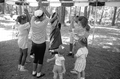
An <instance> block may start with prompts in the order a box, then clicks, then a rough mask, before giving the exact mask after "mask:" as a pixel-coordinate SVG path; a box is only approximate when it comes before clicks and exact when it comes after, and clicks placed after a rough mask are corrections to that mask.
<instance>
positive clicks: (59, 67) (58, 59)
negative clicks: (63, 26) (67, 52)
mask: <svg viewBox="0 0 120 79" xmlns="http://www.w3.org/2000/svg"><path fill="white" fill-rule="evenodd" d="M62 49H63V48H62V45H60V46H59V48H58V54H55V56H54V57H53V58H51V59H48V60H47V62H50V61H52V60H55V65H54V67H53V73H54V76H53V79H57V75H59V79H63V74H65V72H66V69H65V64H64V63H65V58H64V57H63V55H62V52H61V50H62Z"/></svg>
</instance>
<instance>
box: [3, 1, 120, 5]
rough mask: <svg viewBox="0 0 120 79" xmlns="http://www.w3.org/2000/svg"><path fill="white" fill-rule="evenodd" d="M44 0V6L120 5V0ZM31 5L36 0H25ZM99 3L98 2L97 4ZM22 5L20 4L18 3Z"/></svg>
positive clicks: (8, 2) (14, 2)
mask: <svg viewBox="0 0 120 79" xmlns="http://www.w3.org/2000/svg"><path fill="white" fill-rule="evenodd" d="M96 1H97V0H42V2H43V5H44V6H48V5H50V6H61V5H62V6H89V5H93V6H96V5H97V6H120V0H98V2H96ZM5 2H6V3H7V4H11V5H16V2H17V3H19V2H20V1H19V0H5ZM25 2H26V3H28V4H29V6H37V5H38V4H37V1H36V0H25ZM97 3H98V4H97ZM17 5H20V4H17Z"/></svg>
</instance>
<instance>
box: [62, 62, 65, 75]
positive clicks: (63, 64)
mask: <svg viewBox="0 0 120 79" xmlns="http://www.w3.org/2000/svg"><path fill="white" fill-rule="evenodd" d="M62 67H63V72H62V73H64V74H65V72H66V69H65V60H62Z"/></svg>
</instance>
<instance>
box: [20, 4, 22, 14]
mask: <svg viewBox="0 0 120 79" xmlns="http://www.w3.org/2000/svg"><path fill="white" fill-rule="evenodd" d="M19 15H22V7H21V5H19Z"/></svg>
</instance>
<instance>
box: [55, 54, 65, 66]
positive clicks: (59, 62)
mask: <svg viewBox="0 0 120 79" xmlns="http://www.w3.org/2000/svg"><path fill="white" fill-rule="evenodd" d="M63 60H65V58H64V57H63V56H59V55H58V54H55V65H57V66H62V61H63Z"/></svg>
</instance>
